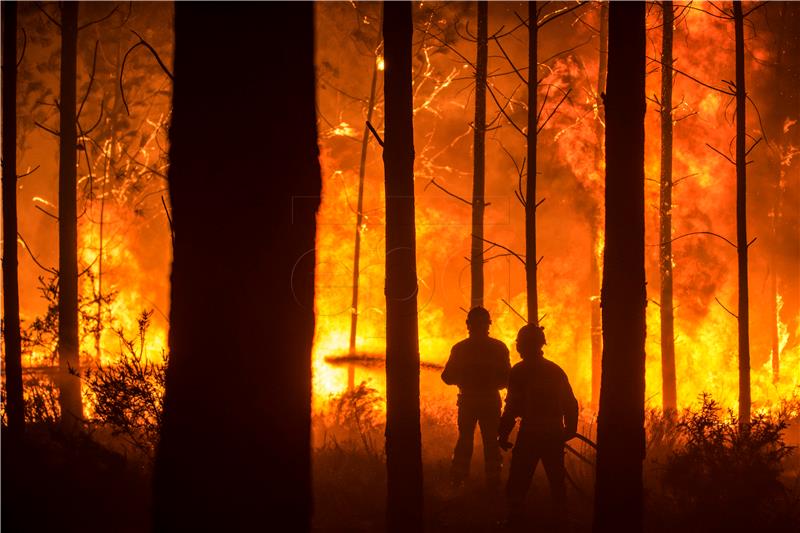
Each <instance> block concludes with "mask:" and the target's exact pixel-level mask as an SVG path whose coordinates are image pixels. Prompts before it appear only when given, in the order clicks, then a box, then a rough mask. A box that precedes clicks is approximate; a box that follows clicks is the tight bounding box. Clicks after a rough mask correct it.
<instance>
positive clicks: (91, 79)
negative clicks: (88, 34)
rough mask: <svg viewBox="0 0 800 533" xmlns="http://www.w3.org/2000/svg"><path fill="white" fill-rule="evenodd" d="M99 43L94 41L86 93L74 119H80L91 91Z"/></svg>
mask: <svg viewBox="0 0 800 533" xmlns="http://www.w3.org/2000/svg"><path fill="white" fill-rule="evenodd" d="M114 9H116V8H114ZM99 44H100V41H95V42H94V55H93V56H92V71H91V73H90V74H89V85H88V86H87V87H86V94H84V95H83V99H82V100H81V105H80V106H79V107H78V113H77V114H76V115H75V120H80V119H81V113H83V106H84V105H86V100H88V99H89V94H90V93H91V92H92V85H94V75H95V72H96V71H97V47H98V45H99Z"/></svg>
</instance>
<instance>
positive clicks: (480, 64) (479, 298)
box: [470, 0, 489, 307]
mask: <svg viewBox="0 0 800 533" xmlns="http://www.w3.org/2000/svg"><path fill="white" fill-rule="evenodd" d="M477 4H478V43H477V45H478V57H477V59H476V62H475V66H476V71H475V123H474V129H475V137H474V141H473V145H472V156H473V174H472V253H471V254H470V272H471V274H472V285H471V287H472V295H471V298H470V303H471V306H472V307H475V306H478V305H480V306H482V305H483V292H484V289H483V245H484V242H483V212H484V210H485V208H486V200H485V198H484V194H485V189H486V67H487V63H488V53H489V38H488V29H487V28H488V19H489V3H488V2H487V1H486V0H478V2H477Z"/></svg>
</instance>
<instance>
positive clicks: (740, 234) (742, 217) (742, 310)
mask: <svg viewBox="0 0 800 533" xmlns="http://www.w3.org/2000/svg"><path fill="white" fill-rule="evenodd" d="M733 23H734V34H735V36H734V37H735V40H736V251H737V259H738V262H737V263H738V267H739V311H738V315H737V317H738V322H739V422H740V423H742V424H747V423H749V422H750V301H749V298H750V297H749V288H748V277H747V248H748V242H747V161H746V160H747V153H746V152H747V148H746V146H745V142H746V141H747V131H746V123H745V120H746V114H745V106H746V105H747V92H746V88H745V78H744V16H743V15H742V2H741V0H735V1H734V2H733Z"/></svg>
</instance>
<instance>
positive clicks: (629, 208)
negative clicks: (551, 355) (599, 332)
mask: <svg viewBox="0 0 800 533" xmlns="http://www.w3.org/2000/svg"><path fill="white" fill-rule="evenodd" d="M645 42H646V41H645V4H644V2H636V3H633V2H625V3H623V2H614V3H611V5H610V6H609V54H608V90H607V93H606V94H607V95H606V100H605V103H606V106H605V107H606V193H605V196H606V212H605V214H606V237H605V252H604V261H603V290H602V295H601V305H602V311H603V373H602V383H601V390H600V412H599V415H598V427H597V444H598V451H597V481H596V483H595V512H594V530H595V531H628V532H635V531H641V530H642V527H643V524H642V518H643V496H642V461H643V459H644V453H645V434H644V391H645V352H644V342H645V334H646V328H645V306H646V305H647V294H646V289H645V270H644V114H645Z"/></svg>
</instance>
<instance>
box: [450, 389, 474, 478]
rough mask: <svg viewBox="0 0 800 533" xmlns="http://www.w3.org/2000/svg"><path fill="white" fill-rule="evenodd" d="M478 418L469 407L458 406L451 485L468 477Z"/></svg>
mask: <svg viewBox="0 0 800 533" xmlns="http://www.w3.org/2000/svg"><path fill="white" fill-rule="evenodd" d="M477 421H478V417H477V415H476V413H475V409H474V408H472V406H470V405H463V404H459V406H458V440H457V441H456V448H455V450H453V467H452V470H451V473H452V476H453V483H456V484H460V483H462V482H463V481H464V480H465V479H467V476H469V463H470V461H471V460H472V440H473V438H474V436H475V424H476V423H477Z"/></svg>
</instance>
